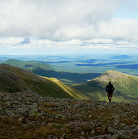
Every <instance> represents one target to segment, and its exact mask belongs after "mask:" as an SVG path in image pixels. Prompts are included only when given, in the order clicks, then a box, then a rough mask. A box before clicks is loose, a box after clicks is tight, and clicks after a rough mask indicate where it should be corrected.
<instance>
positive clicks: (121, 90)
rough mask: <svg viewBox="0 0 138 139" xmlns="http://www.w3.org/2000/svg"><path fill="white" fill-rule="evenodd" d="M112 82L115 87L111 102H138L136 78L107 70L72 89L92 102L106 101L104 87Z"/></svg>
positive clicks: (137, 79)
mask: <svg viewBox="0 0 138 139" xmlns="http://www.w3.org/2000/svg"><path fill="white" fill-rule="evenodd" d="M109 81H111V82H112V84H113V85H114V87H115V91H114V94H113V100H114V101H116V102H122V101H123V102H133V103H137V102H138V93H137V90H138V76H132V75H128V74H124V73H121V72H117V71H112V70H108V71H106V72H105V73H103V74H102V75H100V76H99V77H97V78H95V79H93V80H90V81H88V82H86V83H83V84H78V85H73V86H72V87H74V88H76V89H77V90H79V91H81V92H82V93H84V94H85V95H87V96H88V97H89V98H91V99H93V100H101V101H102V100H107V95H106V90H105V88H106V85H107V84H108V83H109Z"/></svg>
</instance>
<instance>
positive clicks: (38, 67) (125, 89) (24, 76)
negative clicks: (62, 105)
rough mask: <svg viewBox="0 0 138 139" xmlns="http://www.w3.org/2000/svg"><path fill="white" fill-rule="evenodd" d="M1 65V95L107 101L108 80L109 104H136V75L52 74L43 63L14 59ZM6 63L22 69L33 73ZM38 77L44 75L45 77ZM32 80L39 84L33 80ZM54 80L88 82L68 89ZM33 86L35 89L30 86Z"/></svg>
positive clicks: (107, 72)
mask: <svg viewBox="0 0 138 139" xmlns="http://www.w3.org/2000/svg"><path fill="white" fill-rule="evenodd" d="M4 64H6V65H1V66H2V68H3V69H5V71H2V72H1V75H0V83H1V84H0V91H2V92H6V91H7V92H16V91H24V90H31V91H33V92H37V93H39V94H41V95H43V96H47V95H49V96H53V97H61V98H64V97H65V98H70V97H71V98H77V99H92V100H100V101H103V100H106V101H108V99H107V93H106V91H105V87H106V85H107V84H108V82H109V81H111V82H112V84H113V85H114V86H115V91H114V93H113V101H116V102H121V101H123V102H134V103H137V102H138V93H137V91H138V76H133V75H128V74H124V73H121V72H117V71H113V70H108V71H106V72H105V73H103V74H102V75H101V74H97V73H93V74H85V75H84V74H82V75H81V74H78V73H60V72H56V71H54V70H53V68H51V67H50V66H49V65H48V64H46V63H39V62H36V61H27V62H24V61H19V60H14V59H10V60H7V61H5V63H4ZM7 64H9V65H13V66H16V67H20V68H23V69H25V70H28V71H31V72H33V73H35V74H33V73H31V72H28V71H25V70H23V69H20V68H16V67H12V66H9V65H7ZM4 66H5V68H4ZM7 69H8V70H7ZM4 72H5V74H4ZM2 74H4V75H2ZM36 74H37V75H36ZM65 74H66V75H65ZM15 75H16V76H15ZM38 75H41V76H44V77H45V78H44V77H40V76H38ZM47 75H48V76H47ZM83 76H84V77H83ZM5 77H6V78H5ZM48 77H54V78H48ZM96 77H97V78H96ZM14 78H15V79H14ZM35 78H37V80H40V81H37V80H36V79H35ZM55 78H58V79H61V80H64V82H70V81H74V82H76V83H78V82H79V81H78V80H81V81H83V82H84V79H88V80H89V81H88V82H85V83H81V84H73V85H71V87H69V86H66V85H65V84H63V83H62V82H61V81H59V80H57V79H55ZM91 79H92V80H91ZM72 83H73V82H71V84H72ZM34 84H35V86H33V85H34ZM3 86H4V87H3ZM11 86H12V87H11ZM77 90H78V91H77ZM61 92H62V93H61ZM80 92H81V93H80Z"/></svg>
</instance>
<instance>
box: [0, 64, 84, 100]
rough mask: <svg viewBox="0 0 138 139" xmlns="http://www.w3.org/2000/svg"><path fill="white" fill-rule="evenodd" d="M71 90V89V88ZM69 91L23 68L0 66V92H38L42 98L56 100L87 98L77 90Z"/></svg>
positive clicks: (63, 86) (55, 82)
mask: <svg viewBox="0 0 138 139" xmlns="http://www.w3.org/2000/svg"><path fill="white" fill-rule="evenodd" d="M69 88H70V87H69ZM69 88H68V89H67V86H65V85H64V84H63V83H62V85H59V84H58V83H57V81H53V79H48V78H43V77H40V76H38V75H36V74H34V73H31V72H28V71H26V70H23V69H21V68H17V67H13V66H9V65H2V64H0V91H2V92H10V93H14V92H22V91H30V92H36V93H38V94H40V95H42V96H51V97H55V98H57V97H58V98H71V99H74V98H81V99H83V98H87V97H85V96H84V95H83V94H82V96H81V93H79V91H76V90H75V89H71V88H70V89H69Z"/></svg>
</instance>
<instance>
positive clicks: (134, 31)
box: [0, 0, 138, 49]
mask: <svg viewBox="0 0 138 139" xmlns="http://www.w3.org/2000/svg"><path fill="white" fill-rule="evenodd" d="M135 2H136V0H127V1H126V0H122V1H121V2H120V1H119V0H96V1H95V0H67V1H65V0H39V1H38V0H18V1H17V0H12V1H11V0H4V1H3V0H0V21H1V22H0V47H1V48H23V49H27V48H31V49H33V48H42V49H47V48H53V49H54V48H60V49H70V48H71V49H83V48H84V49H93V48H99V49H130V48H131V49H132V48H133V49H137V48H138V40H137V38H138V20H136V19H131V18H128V19H127V18H125V19H121V18H113V15H114V14H115V13H116V10H117V9H118V8H119V7H121V6H123V5H124V3H125V5H126V4H130V3H135ZM131 6H134V8H135V11H138V9H137V7H136V6H135V5H134V4H132V5H131ZM130 9H133V7H130ZM126 14H127V13H126Z"/></svg>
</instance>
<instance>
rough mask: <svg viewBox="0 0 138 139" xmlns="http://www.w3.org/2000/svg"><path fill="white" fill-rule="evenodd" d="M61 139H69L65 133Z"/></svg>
mask: <svg viewBox="0 0 138 139" xmlns="http://www.w3.org/2000/svg"><path fill="white" fill-rule="evenodd" d="M60 139H69V138H68V137H67V136H66V134H65V133H64V134H63V135H62V137H61V138H60Z"/></svg>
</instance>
